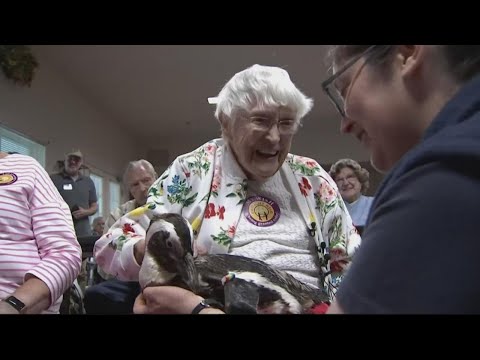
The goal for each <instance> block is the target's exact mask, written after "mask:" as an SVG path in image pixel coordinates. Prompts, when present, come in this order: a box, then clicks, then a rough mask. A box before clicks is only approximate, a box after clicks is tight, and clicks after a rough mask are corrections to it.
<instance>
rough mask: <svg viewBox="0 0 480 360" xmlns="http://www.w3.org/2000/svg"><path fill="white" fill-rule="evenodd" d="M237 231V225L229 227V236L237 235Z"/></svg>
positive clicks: (231, 237)
mask: <svg viewBox="0 0 480 360" xmlns="http://www.w3.org/2000/svg"><path fill="white" fill-rule="evenodd" d="M235 231H237V229H236V228H235V225H232V226H230V227H229V228H228V237H229V238H230V239H233V237H234V236H235Z"/></svg>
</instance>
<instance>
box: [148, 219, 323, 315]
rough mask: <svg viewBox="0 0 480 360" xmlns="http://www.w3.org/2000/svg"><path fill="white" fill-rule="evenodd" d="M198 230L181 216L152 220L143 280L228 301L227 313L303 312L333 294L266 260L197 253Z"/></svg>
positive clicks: (149, 283)
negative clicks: (194, 235)
mask: <svg viewBox="0 0 480 360" xmlns="http://www.w3.org/2000/svg"><path fill="white" fill-rule="evenodd" d="M192 239H193V232H192V228H191V226H190V224H189V223H188V221H186V220H185V219H184V218H183V217H182V216H181V215H178V214H173V213H166V214H162V215H160V216H158V217H155V218H153V219H152V221H151V223H150V226H149V228H148V230H147V234H146V242H147V245H146V250H145V257H144V260H143V263H142V266H141V269H140V285H141V287H142V288H144V287H146V286H156V285H174V286H180V287H183V288H186V289H189V290H191V291H192V292H194V293H196V294H197V295H200V296H202V297H204V298H213V299H215V300H217V301H218V302H220V303H222V304H224V306H225V312H226V313H231V314H233V313H252V314H256V313H273V314H286V313H290V314H301V313H306V312H307V311H308V310H309V309H310V308H311V307H312V306H314V305H316V304H320V303H322V302H326V301H328V295H327V294H326V293H325V292H324V291H323V290H322V289H317V288H314V287H312V286H309V285H307V284H304V283H302V282H300V281H299V280H297V279H296V278H295V277H293V276H292V275H290V274H288V273H287V272H284V271H280V270H277V269H274V268H272V267H271V266H269V265H268V264H266V263H265V262H263V261H259V260H255V259H251V258H246V257H243V256H236V255H228V254H212V255H202V256H198V257H196V258H195V259H194V258H193V247H192V243H193V241H192Z"/></svg>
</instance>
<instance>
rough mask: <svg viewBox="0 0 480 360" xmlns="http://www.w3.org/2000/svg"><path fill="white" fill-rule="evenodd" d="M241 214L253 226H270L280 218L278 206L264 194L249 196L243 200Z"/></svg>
mask: <svg viewBox="0 0 480 360" xmlns="http://www.w3.org/2000/svg"><path fill="white" fill-rule="evenodd" d="M243 214H244V215H245V217H246V219H247V220H248V221H249V222H251V223H252V224H253V225H255V226H260V227H264V226H272V225H273V224H275V223H276V222H277V221H278V219H279V218H280V207H279V206H278V204H277V203H276V202H275V201H273V200H271V199H269V198H266V197H265V196H258V195H257V196H251V197H249V198H248V199H247V201H246V202H245V206H244V207H243Z"/></svg>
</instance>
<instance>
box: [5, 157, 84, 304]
mask: <svg viewBox="0 0 480 360" xmlns="http://www.w3.org/2000/svg"><path fill="white" fill-rule="evenodd" d="M81 255H82V252H81V248H80V245H79V244H78V241H77V238H76V236H75V231H74V228H73V221H72V215H71V214H70V210H69V208H68V206H67V204H66V203H65V201H64V200H63V199H62V197H61V196H60V194H59V193H58V191H57V189H56V188H55V185H53V182H52V180H51V179H50V177H49V176H48V174H47V173H46V171H45V170H44V169H43V168H42V166H41V165H40V164H39V163H38V162H37V161H36V160H35V159H33V158H31V157H29V156H25V155H19V154H13V155H8V156H7V157H5V158H3V159H0V299H1V298H5V297H6V296H8V295H10V294H11V293H13V292H14V291H15V289H16V288H17V287H19V286H20V285H22V284H23V281H24V277H25V275H26V274H27V273H29V274H32V275H34V276H36V277H37V278H39V279H40V280H42V281H43V282H45V284H47V286H48V288H49V289H50V295H51V305H50V307H49V308H48V309H47V310H46V311H45V313H58V311H59V308H60V304H61V302H62V294H63V293H64V292H65V290H67V289H68V288H69V287H70V286H71V285H72V283H73V281H74V280H75V278H76V277H77V275H78V273H79V272H80V266H81V261H82V260H81Z"/></svg>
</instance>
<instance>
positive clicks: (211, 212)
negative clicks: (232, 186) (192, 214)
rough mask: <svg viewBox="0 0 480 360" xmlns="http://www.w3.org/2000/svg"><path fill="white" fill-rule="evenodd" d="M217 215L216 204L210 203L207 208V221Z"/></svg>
mask: <svg viewBox="0 0 480 360" xmlns="http://www.w3.org/2000/svg"><path fill="white" fill-rule="evenodd" d="M215 215H216V212H215V204H214V203H209V204H208V206H207V208H206V209H205V219H210V218H211V217H214V216H215Z"/></svg>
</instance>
